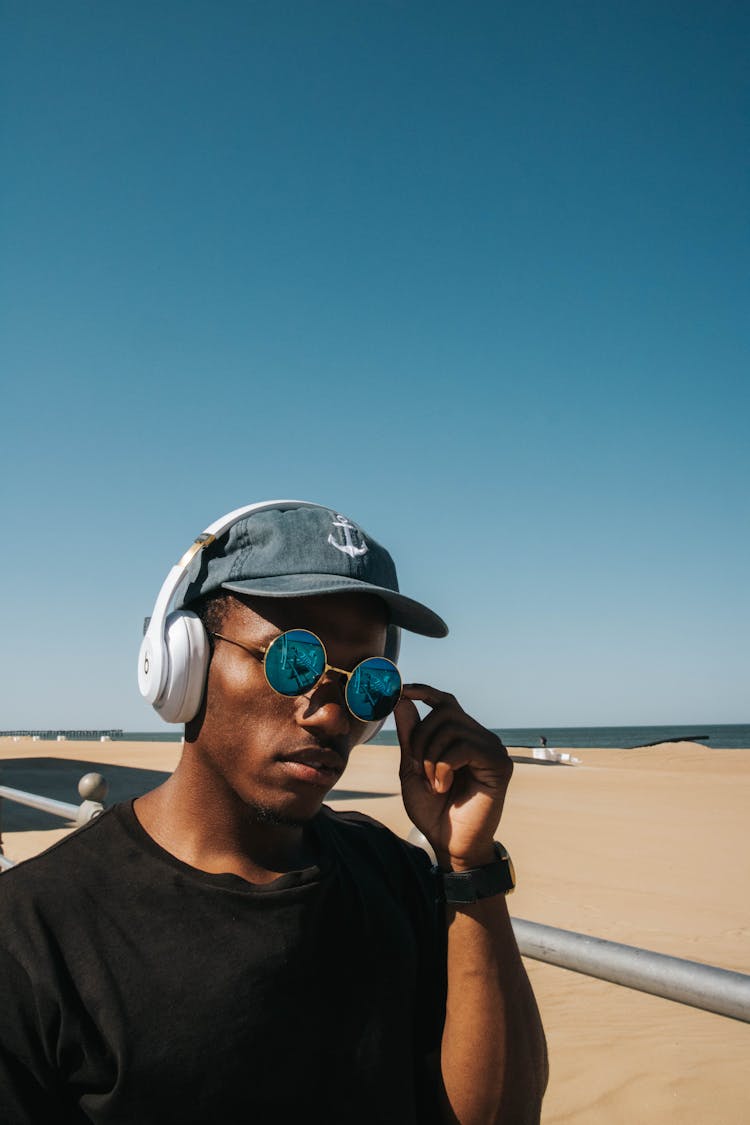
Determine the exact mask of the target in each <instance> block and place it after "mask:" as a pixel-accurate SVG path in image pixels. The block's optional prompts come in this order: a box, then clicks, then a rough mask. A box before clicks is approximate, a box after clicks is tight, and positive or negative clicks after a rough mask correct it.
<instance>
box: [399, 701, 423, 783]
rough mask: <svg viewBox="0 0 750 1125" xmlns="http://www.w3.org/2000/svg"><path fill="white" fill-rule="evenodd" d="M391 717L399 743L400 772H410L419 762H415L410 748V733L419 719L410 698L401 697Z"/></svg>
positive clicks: (415, 768)
mask: <svg viewBox="0 0 750 1125" xmlns="http://www.w3.org/2000/svg"><path fill="white" fill-rule="evenodd" d="M393 717H394V719H395V720H396V733H397V734H398V741H399V743H400V745H401V773H402V774H404V773H412V772H414V771H415V770H417V769H419V763H418V762H415V760H414V757H413V756H412V750H411V739H412V734H413V733H414V730H415V729H416V727H417V726H418V724H419V722H420V721H421V720H420V718H419V711H417V708H416V706H415V705H414V703H413V702H412V701H411V699H401V700H399V702H398V703H397V704H396V708H395V710H394V712H393Z"/></svg>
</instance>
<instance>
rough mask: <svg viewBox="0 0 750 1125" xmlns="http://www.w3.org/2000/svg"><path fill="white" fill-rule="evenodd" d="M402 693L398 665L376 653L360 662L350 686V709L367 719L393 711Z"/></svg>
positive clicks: (383, 715) (382, 716)
mask: <svg viewBox="0 0 750 1125" xmlns="http://www.w3.org/2000/svg"><path fill="white" fill-rule="evenodd" d="M400 695H401V676H400V675H399V671H398V668H397V667H396V666H395V664H391V662H390V660H386V659H385V658H384V657H381V656H372V657H370V659H369V660H363V661H362V663H361V664H358V665H357V667H356V668H355V669H354V671H353V673H352V675H351V677H350V679H349V683H348V684H347V686H346V702H347V703H348V704H349V708H350V710H351V711H352V712H353V714H355V715H356V716H357V718H358V719H362V720H363V721H364V722H366V723H369V722H371V721H372V720H373V719H384V718H385V716H386V715H390V713H391V711H392V710H393V708H394V707H395V706H396V704H397V703H398V700H399V696H400Z"/></svg>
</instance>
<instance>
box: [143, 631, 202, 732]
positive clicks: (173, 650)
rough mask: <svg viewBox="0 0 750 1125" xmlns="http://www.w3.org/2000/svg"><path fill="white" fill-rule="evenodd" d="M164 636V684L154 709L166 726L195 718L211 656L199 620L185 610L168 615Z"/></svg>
mask: <svg viewBox="0 0 750 1125" xmlns="http://www.w3.org/2000/svg"><path fill="white" fill-rule="evenodd" d="M164 637H165V642H166V649H167V656H168V666H167V682H166V686H165V688H164V692H163V693H162V696H161V698H160V699H159V700H158V701H157V702H156V703H155V704H154V707H155V709H156V710H157V711H158V712H159V714H160V716H161V717H162V719H164V721H165V722H167V723H187V722H189V721H190V720H191V719H193V718H195V716H196V715H197V713H198V710H199V708H200V705H201V700H202V699H203V692H204V689H205V686H206V676H207V674H208V661H209V655H210V646H209V643H208V637H207V635H206V630H205V629H204V628H203V622H202V621H201V619H200V618H199V617H198V615H197V614H196V613H192V612H191V611H190V610H188V609H178V610H175V612H173V613H170V614H169V616H168V617H167V619H166V622H165V624H164Z"/></svg>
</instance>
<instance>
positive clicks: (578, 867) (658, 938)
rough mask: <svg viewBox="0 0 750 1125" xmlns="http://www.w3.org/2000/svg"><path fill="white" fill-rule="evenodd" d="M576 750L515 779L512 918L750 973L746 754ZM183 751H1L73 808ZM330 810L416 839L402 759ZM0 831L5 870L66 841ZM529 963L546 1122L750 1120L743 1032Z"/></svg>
mask: <svg viewBox="0 0 750 1125" xmlns="http://www.w3.org/2000/svg"><path fill="white" fill-rule="evenodd" d="M569 749H570V750H571V752H573V753H574V754H575V755H576V756H577V757H578V758H580V759H581V764H580V765H579V766H573V767H570V766H549V765H539V764H537V765H531V764H518V765H516V768H515V771H514V776H513V781H512V784H511V790H510V794H509V799H508V803H507V806H506V812H505V815H504V818H503V823H502V825H501V830H500V831H499V832H498V836H499V838H500V839H502V841H503V843H504V844H505V845H506V846H507V847H508V849H509V851H510V852H511V854H512V856H513V859H514V862H515V865H516V870H517V874H518V889H517V891H516V893H515V894H514V895H513V897H512V899H511V900H510V906H511V913H512V914H513V915H514V916H516V917H519V918H527V919H530V920H532V921H536V922H543V923H546V924H548V925H553V926H561V927H563V928H565V929H571V930H578V931H580V932H583V933H588V934H594V935H596V936H598V937H604V938H610V939H611V940H613V941H620V942H627V943H629V944H633V945H639V946H643V947H645V948H648V949H652V950H656V951H658V952H662V953H670V954H673V955H675V956H679V957H686V958H690V959H691V960H696V961H704V962H706V963H708V964H713V965H719V966H721V967H723V968H728V969H735V970H738V971H740V972H744V973H750V940H749V939H750V898H749V896H748V887H749V886H750V848H749V847H748V839H749V837H750V832H749V830H748V809H750V749H745V750H707V749H705V748H704V747H702V746H695V745H692V744H689V743H677V744H670V745H664V746H657V747H650V748H648V749H642V750H576V749H575V748H569ZM179 752H180V747H179V745H178V744H175V743H129V742H110V743H96V742H79V743H76V742H60V743H53V742H32V741H31V739H21V740H20V741H18V742H14V741H12V740H11V739H9V738H6V739H0V784H3V785H8V786H12V787H14V788H18V789H26V790H31V791H33V792H38V793H43V794H45V795H47V796H54V797H57V798H58V799H59V800H65V801H70V802H73V803H77V802H78V800H79V798H78V796H77V791H76V782H77V780H78V778H79V777H80V776H81V774H83V773H85V772H87V771H88V770H90V769H94V768H98V769H99V770H100V771H101V772H102V773H103V774H105V776H106V777H107V779H108V781H109V782H110V794H109V796H108V798H107V802H106V803H110V802H111V801H114V800H122V799H125V798H126V797H127V796H132V795H135V794H137V793H139V792H143V791H145V790H146V789H148V788H151V787H152V786H153V785H156V784H158V783H159V781H160V780H162V779H163V778H164V777H165V776H166V774H167V773H168V772H170V771H171V770H172V769H173V768H174V766H175V764H176V762H177V760H178V757H179ZM520 753H523V751H520ZM329 803H330V804H331V805H332V807H333V808H337V809H345V808H359V809H362V810H363V811H364V812H367V813H368V814H370V815H371V816H374V817H376V818H377V819H378V820H381V821H383V822H384V823H385V824H387V825H389V826H390V827H391V828H393V830H394V831H396V832H398V833H399V834H401V835H406V834H407V833H408V831H409V828H410V827H411V826H410V823H409V821H408V819H407V817H406V815H405V813H404V809H403V806H402V803H401V799H400V796H399V786H398V751H397V750H396V749H395V748H390V747H380V746H376V747H371V748H367V747H362V748H359V749H357V750H355V751H354V753H353V755H352V759H351V762H350V765H349V768H348V770H347V772H346V774H345V775H344V777H343V778H342V779H341V782H340V783H339V786H338V787H337V789H336V790H334V791H333V793H332V794H331V795H330V797H329ZM0 828H1V829H2V834H3V844H4V851H5V854H6V855H7V856H8V857H9V858H10V859H12V860H22V859H24V858H27V857H29V856H31V855H34V854H36V853H37V852H39V851H41V850H43V849H44V848H46V847H48V846H50V844H52V843H54V842H55V841H56V840H57V839H59V838H61V837H62V836H64V835H65V834H66V832H67V831H69V826H65V824H64V822H62V821H54V820H53V818H51V817H49V816H47V815H46V814H41V813H36V812H34V811H33V810H27V809H22V808H21V807H20V806H16V805H11V804H10V803H9V802H7V801H3V802H2V808H1V809H0ZM0 877H1V876H0ZM527 966H528V969H529V973H530V975H531V978H532V981H533V984H534V988H535V990H536V994H537V998H538V1000H539V1005H540V1008H541V1011H542V1016H543V1019H544V1023H545V1028H546V1032H547V1038H548V1043H549V1051H550V1069H551V1077H550V1086H549V1090H548V1093H547V1097H546V1100H545V1106H544V1112H543V1117H542V1120H543V1122H545V1125H553V1123H557V1122H576V1123H582V1125H599V1123H601V1122H607V1123H615V1125H618V1123H622V1125H626V1123H627V1125H630V1123H633V1122H639V1123H649V1125H651V1123H653V1125H657V1123H663V1122H680V1125H709V1123H721V1125H745V1123H746V1122H747V1121H748V1120H750V1110H749V1109H748V1105H749V1104H750V1080H748V1078H747V1059H748V1055H749V1053H750V1026H748V1025H746V1024H744V1023H739V1022H737V1021H734V1020H729V1019H725V1018H723V1017H720V1016H714V1015H711V1014H709V1013H707V1012H702V1011H697V1010H695V1009H691V1008H688V1007H685V1006H683V1005H680V1004H675V1003H672V1002H670V1001H667V1000H660V999H658V998H656V997H653V996H647V995H644V994H642V993H637V992H633V991H631V990H628V989H625V988H620V987H618V986H616V985H611V984H606V983H605V982H602V981H597V980H592V979H590V978H588V977H584V976H581V975H578V974H576V973H570V972H567V971H565V970H563V969H557V968H554V967H552V966H549V965H544V964H540V963H538V962H533V961H528V962H527Z"/></svg>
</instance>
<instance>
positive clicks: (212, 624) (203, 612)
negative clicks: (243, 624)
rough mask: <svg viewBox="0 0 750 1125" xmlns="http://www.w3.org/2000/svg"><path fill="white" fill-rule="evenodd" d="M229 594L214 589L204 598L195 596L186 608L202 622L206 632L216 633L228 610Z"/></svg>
mask: <svg viewBox="0 0 750 1125" xmlns="http://www.w3.org/2000/svg"><path fill="white" fill-rule="evenodd" d="M230 597H231V595H229V594H227V593H226V591H224V590H216V591H214V592H213V593H211V594H206V596H205V597H204V598H196V600H195V601H194V602H192V603H191V604H190V605H189V606H185V608H186V609H190V610H192V612H193V613H195V614H197V615H198V617H199V618H200V619H201V621H202V622H203V628H204V629H205V630H206V632H207V633H209V634H211V633H218V631H219V630H220V629H221V627H222V625H223V624H224V618H225V617H226V615H227V612H228V610H229V602H230Z"/></svg>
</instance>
